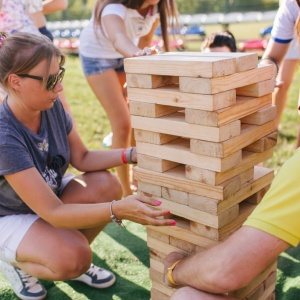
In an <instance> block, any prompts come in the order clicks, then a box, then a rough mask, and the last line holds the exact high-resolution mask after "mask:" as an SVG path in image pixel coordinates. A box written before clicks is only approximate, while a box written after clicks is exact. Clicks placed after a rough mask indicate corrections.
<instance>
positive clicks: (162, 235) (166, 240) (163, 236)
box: [147, 228, 170, 244]
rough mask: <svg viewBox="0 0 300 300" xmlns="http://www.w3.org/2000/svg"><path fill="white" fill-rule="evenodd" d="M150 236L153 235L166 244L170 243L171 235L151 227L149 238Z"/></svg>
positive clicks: (148, 232) (148, 231)
mask: <svg viewBox="0 0 300 300" xmlns="http://www.w3.org/2000/svg"><path fill="white" fill-rule="evenodd" d="M148 237H151V238H153V239H156V240H158V241H161V242H163V243H166V244H170V236H169V235H167V234H165V233H162V232H158V231H155V230H153V229H151V228H147V238H148Z"/></svg>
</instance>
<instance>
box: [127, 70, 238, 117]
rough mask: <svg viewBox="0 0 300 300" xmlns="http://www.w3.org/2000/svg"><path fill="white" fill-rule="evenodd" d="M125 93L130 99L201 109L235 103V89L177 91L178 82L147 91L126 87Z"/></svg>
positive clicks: (212, 108)
mask: <svg viewBox="0 0 300 300" xmlns="http://www.w3.org/2000/svg"><path fill="white" fill-rule="evenodd" d="M145 76H146V75H145ZM148 76H151V75H148ZM127 95H128V99H129V100H130V101H140V102H146V103H156V104H162V105H170V106H176V107H182V108H194V109H203V110H208V111H214V110H216V109H221V108H224V107H228V106H230V105H234V104H235V103H236V93H235V89H233V90H229V91H225V92H221V93H217V94H214V95H201V94H192V93H182V92H180V91H179V86H178V84H177V85H170V86H166V87H163V88H157V89H148V90H147V91H145V88H134V87H127Z"/></svg>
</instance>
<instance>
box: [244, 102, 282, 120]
mask: <svg viewBox="0 0 300 300" xmlns="http://www.w3.org/2000/svg"><path fill="white" fill-rule="evenodd" d="M275 117H276V106H274V105H273V106H270V107H266V108H263V109H260V110H259V111H257V112H255V113H253V114H251V115H249V116H246V117H244V118H242V119H241V122H242V123H247V124H254V125H262V124H265V123H267V122H270V121H272V120H274V119H275Z"/></svg>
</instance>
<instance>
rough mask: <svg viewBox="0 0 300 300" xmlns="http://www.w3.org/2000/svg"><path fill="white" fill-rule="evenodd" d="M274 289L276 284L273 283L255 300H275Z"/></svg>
mask: <svg viewBox="0 0 300 300" xmlns="http://www.w3.org/2000/svg"><path fill="white" fill-rule="evenodd" d="M275 287H276V283H273V285H272V286H270V287H268V288H267V289H266V290H265V291H264V293H263V294H262V295H261V297H260V298H258V299H257V300H272V299H274V300H275V294H274V292H275Z"/></svg>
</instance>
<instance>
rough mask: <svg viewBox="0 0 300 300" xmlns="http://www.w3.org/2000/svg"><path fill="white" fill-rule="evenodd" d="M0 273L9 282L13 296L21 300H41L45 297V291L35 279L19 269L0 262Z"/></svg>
mask: <svg viewBox="0 0 300 300" xmlns="http://www.w3.org/2000/svg"><path fill="white" fill-rule="evenodd" d="M0 271H1V272H2V273H3V275H4V276H5V277H6V279H7V280H8V281H9V283H10V284H11V286H12V289H13V290H14V292H15V294H16V295H17V296H18V297H19V298H20V299H22V300H41V299H44V298H45V297H46V296H47V291H46V290H45V288H44V287H43V286H42V285H41V284H40V283H39V281H38V280H37V278H35V277H33V276H31V275H29V274H27V273H25V272H24V271H22V270H21V269H19V268H17V267H14V266H12V265H11V264H8V263H6V262H3V261H0Z"/></svg>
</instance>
